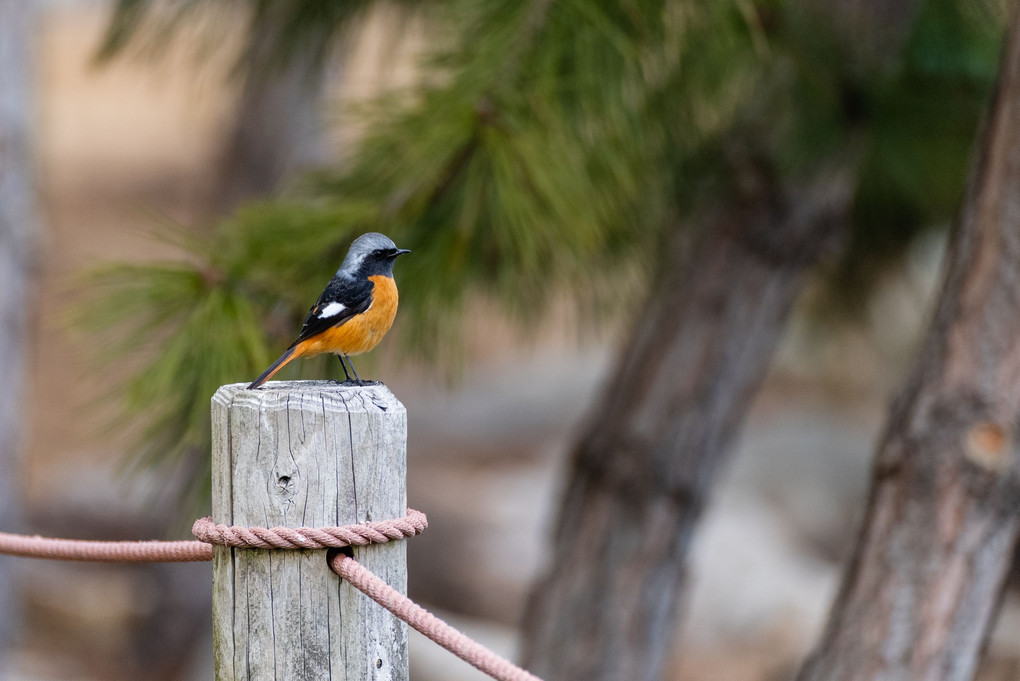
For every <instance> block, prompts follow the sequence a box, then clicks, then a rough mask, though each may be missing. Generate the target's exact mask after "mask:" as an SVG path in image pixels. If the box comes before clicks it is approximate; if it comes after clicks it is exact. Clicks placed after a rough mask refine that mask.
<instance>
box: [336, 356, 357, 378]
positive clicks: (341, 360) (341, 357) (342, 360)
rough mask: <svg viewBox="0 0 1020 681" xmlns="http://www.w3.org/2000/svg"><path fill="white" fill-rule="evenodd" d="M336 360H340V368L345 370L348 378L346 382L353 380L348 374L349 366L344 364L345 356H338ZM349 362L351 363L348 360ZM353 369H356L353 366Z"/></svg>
mask: <svg viewBox="0 0 1020 681" xmlns="http://www.w3.org/2000/svg"><path fill="white" fill-rule="evenodd" d="M336 358H337V359H338V360H340V366H342V367H343V368H344V377H345V378H346V380H348V381H350V380H351V375H350V374H349V373H347V365H346V364H344V356H343V355H337V356H336ZM347 361H348V362H349V361H350V360H347ZM351 368H352V369H353V368H354V365H353V364H352V365H351ZM354 375H355V376H357V373H355V374H354Z"/></svg>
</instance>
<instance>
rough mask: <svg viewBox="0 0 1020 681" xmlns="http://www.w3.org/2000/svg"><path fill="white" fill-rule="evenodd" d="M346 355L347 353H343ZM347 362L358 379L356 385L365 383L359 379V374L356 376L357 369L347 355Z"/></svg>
mask: <svg viewBox="0 0 1020 681" xmlns="http://www.w3.org/2000/svg"><path fill="white" fill-rule="evenodd" d="M344 357H347V355H344ZM347 363H348V364H350V365H351V371H353V372H354V378H355V379H356V380H357V381H358V385H365V382H364V381H363V380H361V376H358V370H357V369H355V368H354V362H352V361H351V358H350V357H347Z"/></svg>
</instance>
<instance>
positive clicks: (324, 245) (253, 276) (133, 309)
mask: <svg viewBox="0 0 1020 681" xmlns="http://www.w3.org/2000/svg"><path fill="white" fill-rule="evenodd" d="M212 1H213V0H207V2H212ZM330 2H331V3H334V4H337V5H343V4H345V3H337V2H336V0H330ZM137 3H141V4H148V3H145V2H142V0H134V1H133V2H132V1H131V0H122V1H121V3H120V7H119V9H120V10H121V15H120V19H119V21H120V23H121V24H122V25H123V26H129V27H130V23H131V21H133V20H134V19H133V17H132V15H131V9H130V6H132V5H135V4H137ZM184 4H202V3H199V2H198V0H192V2H191V3H184ZM269 4H273V3H269ZM297 4H308V5H309V6H311V5H315V4H316V3H311V2H308V3H297ZM797 7H798V5H797V3H794V2H783V1H780V0H761V1H760V2H757V3H755V2H748V1H747V0H718V1H717V2H710V3H703V2H696V1H695V0H560V1H558V2H557V1H553V0H532V1H531V2H520V1H518V0H471V1H467V0H463V1H452V2H448V3H440V4H437V5H434V6H430V8H429V10H428V11H429V14H430V17H429V18H430V21H431V22H432V24H431V25H432V26H433V30H434V33H435V40H436V44H438V45H440V46H441V47H440V48H438V49H437V50H436V51H435V52H434V53H433V54H432V55H431V56H430V57H429V59H428V61H427V63H426V64H425V66H424V74H425V75H424V78H423V79H422V83H421V84H420V85H419V86H418V87H416V88H414V89H412V90H411V91H410V92H400V93H396V94H393V95H390V96H387V97H385V98H383V99H382V100H380V101H378V102H375V103H373V104H372V105H371V106H369V107H366V109H365V110H364V111H362V112H361V115H363V116H365V118H366V120H367V122H368V126H367V132H366V134H365V136H364V138H363V139H362V141H361V142H360V143H359V145H358V147H357V149H356V150H355V152H354V153H353V155H352V157H351V158H348V159H344V162H343V166H342V167H343V169H342V170H338V171H336V172H329V171H326V172H320V173H317V174H315V175H314V176H310V177H306V178H304V179H303V181H302V182H301V183H299V185H298V186H297V187H296V188H295V190H294V191H293V192H292V193H291V194H290V195H288V196H287V197H285V198H281V199H279V200H275V201H271V202H264V203H257V204H251V205H248V206H245V207H243V208H242V209H241V210H239V211H238V212H237V213H236V214H235V215H233V216H232V217H230V218H229V219H227V220H225V221H223V223H222V224H220V225H219V226H218V227H217V228H216V229H215V230H214V231H213V232H212V233H211V234H210V235H209V236H208V237H207V238H204V239H185V240H183V243H184V247H183V248H182V258H181V260H180V262H175V263H171V264H160V265H141V266H112V267H110V268H107V269H105V270H103V271H101V272H99V273H97V274H96V275H95V277H94V280H93V281H94V284H95V285H94V287H93V289H92V290H93V292H94V295H93V297H92V300H91V302H90V304H89V307H88V309H87V313H86V315H85V316H86V317H88V318H89V319H91V320H92V323H93V325H94V328H95V329H96V332H97V333H99V332H102V333H104V334H107V335H108V336H109V337H110V338H113V339H117V340H116V341H115V345H114V346H108V349H109V352H108V353H106V354H107V356H110V357H114V358H116V357H121V356H128V357H136V358H138V360H137V361H138V362H139V364H138V370H137V371H135V372H133V373H131V374H130V376H129V377H128V378H127V379H126V382H125V385H124V386H123V398H124V401H125V414H126V415H127V417H128V418H129V419H131V420H133V421H136V422H141V423H143V424H144V426H145V429H144V431H143V432H142V442H143V443H144V451H145V452H148V458H145V459H143V461H145V462H156V461H159V462H161V463H164V464H166V465H179V462H180V461H181V458H182V457H183V456H188V455H193V454H194V452H196V451H197V452H202V453H204V452H207V451H208V438H209V433H208V399H209V397H210V395H211V394H212V393H213V391H214V390H215V388H216V387H217V386H218V385H220V384H223V383H233V382H238V381H248V380H250V379H252V378H254V376H256V375H257V374H258V373H259V372H260V371H261V370H262V369H263V368H264V367H265V366H266V365H267V364H268V362H269V361H271V360H272V359H273V358H274V357H275V355H276V354H277V353H278V352H280V351H282V350H283V349H284V348H285V347H286V346H287V345H288V344H289V343H290V342H291V340H292V339H293V337H294V335H295V333H296V331H297V329H298V328H299V326H300V323H301V320H302V319H303V317H304V315H305V313H306V312H307V309H308V306H309V305H310V304H311V302H313V301H314V300H315V298H316V296H317V295H318V293H319V292H320V290H321V288H322V286H323V285H324V284H325V282H326V281H327V279H328V278H329V276H330V275H331V274H332V273H333V271H334V270H335V269H336V267H337V266H338V264H339V262H340V260H341V259H342V257H343V254H344V252H345V250H346V247H347V245H348V244H349V243H350V241H351V240H352V239H353V238H354V237H355V236H357V235H358V234H360V233H363V232H366V231H379V232H383V233H385V234H387V235H389V236H390V237H392V238H393V239H394V240H395V241H396V243H397V244H398V245H400V246H401V247H405V248H410V249H412V250H413V251H414V252H413V254H412V255H410V256H408V257H406V258H402V259H401V260H400V262H399V263H398V265H397V278H398V282H399V286H400V292H401V311H400V315H399V320H398V325H397V327H396V328H395V335H396V336H397V337H398V338H397V339H396V340H390V341H389V342H390V343H393V342H400V343H401V344H402V347H403V348H405V350H407V351H408V352H409V353H413V354H416V355H418V356H420V357H424V358H428V359H431V360H438V361H450V360H452V359H453V356H454V355H455V354H456V352H455V349H456V348H457V341H458V338H457V336H458V329H459V328H460V321H459V320H460V315H461V314H462V311H463V309H464V305H465V303H466V302H467V295H468V293H469V292H470V294H471V295H475V294H484V295H487V296H490V297H491V298H492V299H494V300H497V301H499V302H500V303H501V305H502V306H503V308H504V309H505V310H506V311H507V312H508V314H509V315H510V316H511V317H513V318H516V319H519V320H522V321H523V322H526V323H528V324H531V323H533V322H534V320H535V319H537V318H539V317H540V316H541V314H542V313H543V311H544V308H545V306H546V304H547V303H548V301H549V300H550V298H551V297H553V296H552V295H551V294H557V293H559V292H563V291H569V292H573V293H574V294H575V299H576V301H577V302H578V304H579V308H580V309H582V310H588V311H591V310H597V311H606V310H613V309H615V307H616V306H617V305H618V304H619V303H620V302H621V301H622V300H628V299H630V300H633V295H634V293H635V291H636V290H638V288H637V287H636V286H634V283H635V281H634V277H633V273H634V271H635V270H638V271H640V270H647V269H648V264H649V263H650V262H651V261H652V259H653V256H654V252H655V250H656V247H657V246H658V245H659V244H660V243H661V242H662V239H663V238H664V232H665V231H668V230H670V229H673V228H674V227H675V225H677V224H681V225H682V224H684V223H685V218H686V216H688V215H689V214H690V213H691V211H694V210H696V209H697V208H698V207H699V206H704V205H714V204H721V203H725V202H727V201H732V200H734V191H735V189H734V184H733V182H732V176H733V175H734V172H735V168H734V165H733V164H734V163H735V161H734V160H733V159H734V155H733V154H732V153H731V150H732V149H734V148H736V147H740V148H746V149H750V150H751V153H752V154H753V155H755V156H759V157H761V158H763V159H765V160H766V162H767V163H768V165H769V166H770V167H772V168H774V171H775V173H776V175H777V181H781V182H786V183H793V184H795V183H796V182H797V180H798V178H803V177H805V176H806V175H809V174H810V173H811V172H814V171H815V170H816V169H817V168H818V167H820V166H822V165H824V164H825V163H827V162H829V161H831V159H832V158H833V157H839V156H840V155H845V154H847V153H848V151H849V152H850V153H849V155H851V156H853V157H856V158H859V159H861V161H860V166H859V167H860V168H861V169H862V170H861V174H860V178H859V191H858V195H857V198H856V202H855V207H854V215H853V216H851V217H852V219H853V227H854V231H853V237H852V240H851V242H852V243H851V245H850V248H849V249H848V250H847V253H846V255H845V256H844V258H843V260H842V261H841V262H840V263H838V265H836V266H834V267H833V270H834V271H836V272H839V273H840V276H841V277H843V281H854V282H860V281H866V280H867V277H866V276H865V273H867V272H868V271H870V268H871V266H872V265H874V263H875V262H876V261H877V260H878V259H879V257H880V258H881V259H882V261H883V262H884V261H886V260H888V258H890V257H892V255H894V254H895V253H898V252H902V250H903V248H904V247H905V244H907V243H908V242H909V240H910V239H911V238H912V237H913V235H914V234H916V233H917V231H918V230H919V229H921V228H925V227H928V226H930V225H932V224H934V223H938V222H942V221H945V220H947V219H948V217H949V215H950V214H951V212H952V211H953V210H955V206H956V205H957V204H958V201H959V196H960V192H961V188H962V186H963V176H964V173H965V168H966V157H967V149H968V148H969V146H970V144H971V140H972V139H973V135H974V131H975V128H976V123H977V119H978V117H979V115H980V111H981V110H982V106H983V104H984V101H985V99H986V97H987V93H988V89H989V86H990V83H991V79H992V75H993V73H994V68H995V63H994V62H995V59H994V54H995V52H996V49H997V41H998V32H999V26H1000V23H999V22H1000V21H1001V18H1000V17H998V16H997V15H996V13H995V12H992V11H986V12H983V13H982V12H977V11H974V10H963V9H959V8H957V7H956V5H955V3H951V2H949V1H948V0H928V1H927V2H924V3H923V5H922V8H921V10H920V11H919V13H918V15H917V18H916V20H915V26H914V29H913V31H912V34H911V37H910V40H909V41H908V48H907V49H906V51H905V54H904V55H903V56H902V57H901V58H897V59H895V60H894V61H893V62H892V63H889V64H884V65H883V66H882V67H881V68H874V69H869V68H862V67H861V66H860V63H858V62H855V61H854V60H852V59H833V58H832V54H831V51H832V49H833V45H834V44H836V43H834V42H833V41H831V40H827V37H826V35H825V33H824V31H818V30H816V29H815V28H814V27H812V26H811V25H810V22H805V21H803V20H802V17H801V16H800V15H799V14H798V13H797V12H796V11H795V10H796V8H797ZM115 16H117V15H115ZM334 18H335V17H334ZM311 23H312V25H314V24H315V22H314V21H313V22H311ZM295 25H296V26H307V25H306V24H300V23H299V24H295ZM122 30H123V31H126V32H127V33H130V30H129V29H122V28H118V24H117V21H115V22H114V25H113V28H112V29H111V36H117V35H118V34H119V33H118V32H119V31H122ZM946 33H948V34H951V36H948V37H947V35H944V34H946ZM288 35H289V36H290V37H289V38H288V40H294V39H296V38H295V36H298V35H300V31H298V32H296V33H291V34H288ZM117 40H123V37H121V38H115V37H112V38H111V43H110V44H113V45H116V44H118V43H117ZM827 49H828V50H829V52H828V53H827V52H826V50H827ZM876 244H877V245H876ZM876 254H878V255H876ZM835 278H837V279H838V278H839V277H835ZM333 364H336V363H335V361H334V362H333V363H332V364H328V365H327V363H326V362H325V361H323V362H320V363H318V364H316V363H314V362H298V363H295V365H299V366H296V367H295V369H293V370H292V369H291V368H290V367H288V368H287V369H286V370H285V372H286V373H285V374H284V376H286V375H288V374H289V375H294V372H295V371H297V372H300V371H302V370H305V371H309V370H311V371H313V372H314V375H316V376H319V377H323V376H326V375H327V373H326V372H327V371H328V372H331V375H334V376H335V375H336V374H335V372H336V371H338V369H339V367H333V366H332V365H333ZM292 366H293V365H292ZM196 470H201V471H204V470H205V467H198V468H197V469H196ZM201 475H203V477H204V474H201ZM193 489H195V490H204V489H205V485H204V484H196V485H195V486H194V487H193Z"/></svg>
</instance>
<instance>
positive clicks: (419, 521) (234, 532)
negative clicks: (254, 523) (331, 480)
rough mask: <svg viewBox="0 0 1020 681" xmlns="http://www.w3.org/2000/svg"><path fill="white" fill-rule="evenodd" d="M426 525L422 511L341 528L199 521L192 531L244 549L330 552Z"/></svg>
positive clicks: (412, 533) (397, 536)
mask: <svg viewBox="0 0 1020 681" xmlns="http://www.w3.org/2000/svg"><path fill="white" fill-rule="evenodd" d="M428 526H429V521H428V518H426V517H425V514H424V513H422V512H421V511H416V510H414V509H413V508H409V509H407V515H406V516H404V517H403V518H397V519H395V520H377V521H372V522H367V523H360V524H358V525H343V526H341V527H318V528H316V527H270V528H266V527H239V526H237V525H222V524H219V523H214V522H213V521H212V518H208V517H206V518H199V519H198V520H196V521H195V524H194V526H192V528H191V533H192V534H193V535H195V539H198V540H199V541H200V542H206V543H209V544H218V545H220V546H235V547H238V548H247V549H329V548H341V547H344V546H367V545H368V544H384V543H386V542H389V541H395V540H398V539H405V538H407V537H413V536H415V535H416V534H421V533H422V532H424V531H425V528H427V527H428Z"/></svg>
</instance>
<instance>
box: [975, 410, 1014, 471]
mask: <svg viewBox="0 0 1020 681" xmlns="http://www.w3.org/2000/svg"><path fill="white" fill-rule="evenodd" d="M1011 439H1012V438H1011V434H1010V432H1009V431H1007V430H1006V429H1005V428H1003V427H1002V426H1001V425H999V424H997V423H992V422H990V421H984V422H981V423H978V424H976V425H974V426H973V427H972V428H971V429H970V430H968V431H967V434H966V438H965V440H964V452H965V453H966V456H967V458H968V459H969V460H970V461H972V462H973V463H975V464H977V465H979V466H981V467H982V468H984V469H986V470H989V471H992V472H994V473H1002V472H1004V471H1005V470H1007V469H1008V468H1009V465H1010V449H1011Z"/></svg>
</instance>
